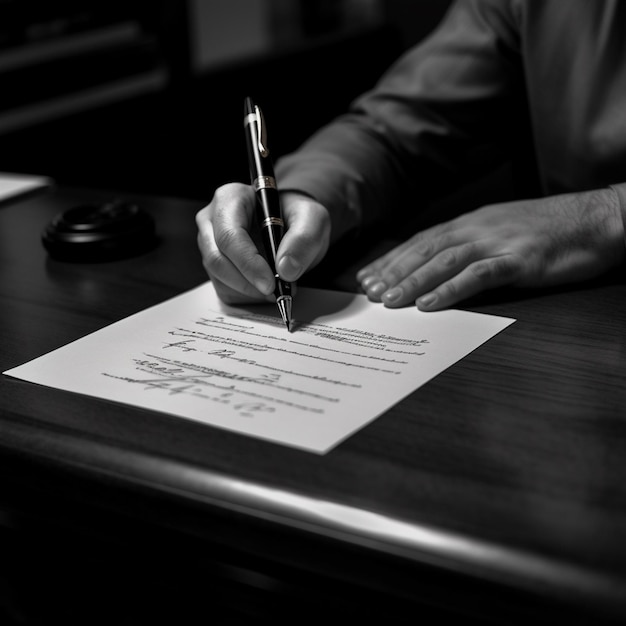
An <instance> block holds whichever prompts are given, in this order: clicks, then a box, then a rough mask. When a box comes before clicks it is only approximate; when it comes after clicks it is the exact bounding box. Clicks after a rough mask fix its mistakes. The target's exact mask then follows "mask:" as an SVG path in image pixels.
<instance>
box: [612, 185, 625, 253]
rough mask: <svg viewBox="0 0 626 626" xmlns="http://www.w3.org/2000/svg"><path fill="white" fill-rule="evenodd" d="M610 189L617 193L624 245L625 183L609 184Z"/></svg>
mask: <svg viewBox="0 0 626 626" xmlns="http://www.w3.org/2000/svg"><path fill="white" fill-rule="evenodd" d="M611 189H613V190H614V191H615V193H616V194H617V199H618V201H619V207H620V210H621V213H622V224H623V225H624V245H626V183H620V184H616V185H611Z"/></svg>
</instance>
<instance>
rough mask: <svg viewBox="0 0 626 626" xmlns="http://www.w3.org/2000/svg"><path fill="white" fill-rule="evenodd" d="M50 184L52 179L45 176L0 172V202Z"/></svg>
mask: <svg viewBox="0 0 626 626" xmlns="http://www.w3.org/2000/svg"><path fill="white" fill-rule="evenodd" d="M51 184H52V179H50V178H47V177H46V176H33V175H31V174H13V173H11V172H0V202H2V201H3V200H7V199H9V198H14V197H15V196H20V195H22V194H23V193H27V192H28V191H33V190H34V189H39V188H41V187H47V186H49V185H51Z"/></svg>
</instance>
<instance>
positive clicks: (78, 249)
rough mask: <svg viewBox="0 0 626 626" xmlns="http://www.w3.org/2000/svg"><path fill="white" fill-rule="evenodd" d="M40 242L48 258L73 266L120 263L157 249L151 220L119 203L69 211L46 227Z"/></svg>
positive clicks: (139, 210) (133, 207)
mask: <svg viewBox="0 0 626 626" xmlns="http://www.w3.org/2000/svg"><path fill="white" fill-rule="evenodd" d="M41 238H42V242H43V245H44V247H45V248H46V250H48V253H49V254H50V256H52V257H54V258H56V259H59V260H62V261H74V262H97V261H111V260H115V259H122V258H125V257H130V256H135V255H137V254H141V253H142V252H146V251H148V250H150V249H151V248H153V247H154V246H155V245H156V233H155V227H154V219H153V218H152V216H151V215H149V214H148V213H146V211H144V210H143V209H140V208H139V207H138V206H137V205H136V204H133V203H132V202H126V201H122V200H113V201H111V202H104V203H100V204H84V205H80V206H77V207H74V208H72V209H68V210H67V211H64V212H63V213H61V214H59V215H57V216H56V217H55V218H54V219H53V220H52V221H51V222H50V223H49V224H48V226H47V227H46V228H45V229H44V231H43V233H42V236H41Z"/></svg>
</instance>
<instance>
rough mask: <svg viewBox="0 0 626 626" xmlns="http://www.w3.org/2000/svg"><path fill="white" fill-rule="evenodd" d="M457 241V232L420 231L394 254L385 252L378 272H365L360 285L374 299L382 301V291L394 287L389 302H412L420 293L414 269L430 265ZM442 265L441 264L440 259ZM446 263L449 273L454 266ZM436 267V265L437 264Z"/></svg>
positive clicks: (400, 304) (387, 290)
mask: <svg viewBox="0 0 626 626" xmlns="http://www.w3.org/2000/svg"><path fill="white" fill-rule="evenodd" d="M429 232H430V233H432V232H433V231H432V230H431V231H429ZM455 245H456V238H455V237H454V233H447V232H445V231H442V232H441V233H440V234H431V235H426V234H425V233H418V234H417V235H415V236H414V237H412V238H411V239H409V240H408V241H406V242H405V243H404V244H402V245H401V246H398V247H397V248H395V249H394V250H393V251H392V253H391V254H387V255H385V258H384V259H381V262H380V263H378V264H376V265H375V270H376V273H372V274H369V275H366V276H365V277H364V278H363V279H362V281H361V287H362V289H363V290H364V291H365V293H366V294H367V296H368V297H369V298H370V299H371V300H374V301H381V300H382V297H383V294H386V293H387V292H389V291H392V295H391V296H390V297H388V298H387V300H388V301H387V304H391V302H392V300H395V306H403V305H405V304H408V303H409V302H413V301H414V300H415V298H416V297H417V295H419V294H418V293H417V287H418V285H417V284H416V276H415V273H416V272H417V271H418V270H419V269H420V268H423V267H429V265H430V264H431V263H432V262H433V260H434V259H437V258H438V255H441V254H442V251H443V252H445V251H446V250H448V249H450V248H452V247H453V246H455ZM439 265H441V260H440V261H439ZM445 265H446V267H444V270H445V271H446V272H448V276H449V275H451V274H450V272H451V269H450V267H449V266H448V264H447V263H446V264H445ZM434 267H435V268H436V267H437V264H435V265H434ZM457 271H458V270H457ZM398 289H400V291H399V290H398ZM400 296H403V297H400Z"/></svg>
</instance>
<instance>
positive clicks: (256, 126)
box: [243, 98, 292, 331]
mask: <svg viewBox="0 0 626 626" xmlns="http://www.w3.org/2000/svg"><path fill="white" fill-rule="evenodd" d="M243 125H244V128H245V131H246V144H247V147H248V165H249V167H250V181H251V184H252V187H253V188H254V191H255V194H256V199H257V216H258V220H259V225H260V227H261V234H262V237H263V245H264V246H265V254H266V257H267V261H268V263H269V264H270V267H271V268H272V271H273V272H274V277H275V279H276V287H275V289H274V295H275V296H276V305H277V306H278V310H279V312H280V316H281V317H282V319H283V322H284V323H285V325H286V326H287V330H288V331H291V307H292V296H291V284H290V283H288V282H286V281H284V280H281V278H280V277H279V276H278V272H277V271H276V253H277V252H278V245H279V244H280V240H281V239H282V236H283V233H284V231H285V224H284V222H283V215H282V210H281V206H280V198H279V196H278V187H277V186H276V178H275V177H274V166H273V164H272V160H271V158H270V151H269V149H268V147H267V132H266V129H265V120H264V119H263V114H262V113H261V109H259V107H258V106H256V105H255V104H254V103H253V102H252V99H251V98H246V100H245V104H244V117H243Z"/></svg>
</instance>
